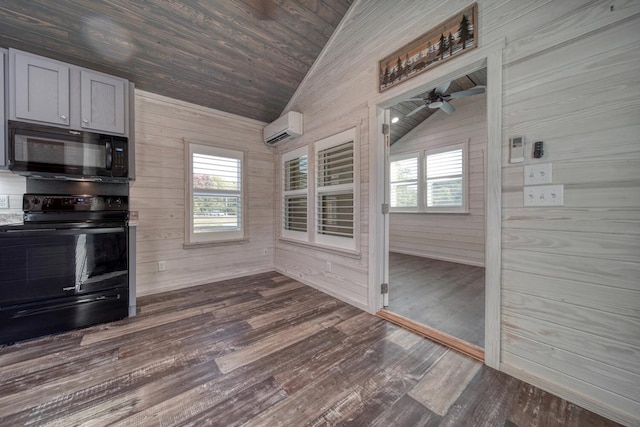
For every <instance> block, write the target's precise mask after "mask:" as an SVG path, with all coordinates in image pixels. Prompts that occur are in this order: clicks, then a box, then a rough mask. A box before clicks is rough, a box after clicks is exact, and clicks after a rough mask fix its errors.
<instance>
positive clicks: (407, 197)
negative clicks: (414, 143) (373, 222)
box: [389, 153, 420, 211]
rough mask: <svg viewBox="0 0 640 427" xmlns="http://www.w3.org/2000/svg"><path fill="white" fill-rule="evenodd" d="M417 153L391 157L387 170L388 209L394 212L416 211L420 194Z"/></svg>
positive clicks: (418, 155)
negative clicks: (388, 184) (388, 185)
mask: <svg viewBox="0 0 640 427" xmlns="http://www.w3.org/2000/svg"><path fill="white" fill-rule="evenodd" d="M419 157H420V154H419V153H407V154H401V155H397V156H392V157H391V161H390V168H389V181H390V187H391V188H390V207H391V208H392V209H393V210H395V211H417V210H418V206H420V204H419V200H418V199H419V196H420V192H419V191H418V187H419V186H418V179H419V170H418V169H419V165H420V161H419Z"/></svg>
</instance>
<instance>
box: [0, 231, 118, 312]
mask: <svg viewBox="0 0 640 427" xmlns="http://www.w3.org/2000/svg"><path fill="white" fill-rule="evenodd" d="M67 227H69V226H67ZM0 270H1V271H2V272H3V275H2V277H0V308H6V307H8V306H12V305H17V304H24V303H31V302H34V301H39V300H49V299H55V298H63V297H69V296H82V295H86V294H90V293H95V292H100V291H103V290H107V289H114V288H123V289H126V288H127V287H128V282H129V273H128V248H127V227H125V226H111V227H89V228H80V227H77V228H75V227H71V228H32V227H30V226H28V225H25V226H22V227H19V228H17V229H15V228H14V229H10V230H8V231H5V232H3V233H0Z"/></svg>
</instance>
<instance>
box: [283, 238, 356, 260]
mask: <svg viewBox="0 0 640 427" xmlns="http://www.w3.org/2000/svg"><path fill="white" fill-rule="evenodd" d="M278 241H280V242H283V243H287V244H292V245H296V246H301V247H304V248H309V249H316V250H319V251H322V252H328V253H332V254H339V255H344V256H346V257H349V258H354V259H361V258H362V254H361V253H360V251H352V250H349V249H340V248H335V247H333V246H325V245H320V244H318V243H313V242H303V241H301V240H295V239H288V238H286V237H279V238H278Z"/></svg>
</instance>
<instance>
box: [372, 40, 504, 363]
mask: <svg viewBox="0 0 640 427" xmlns="http://www.w3.org/2000/svg"><path fill="white" fill-rule="evenodd" d="M504 45H505V43H504V40H498V41H496V42H494V43H491V44H489V45H487V46H484V47H481V48H479V49H477V50H475V51H473V52H469V53H468V54H467V55H465V56H462V57H460V58H457V59H456V60H454V61H450V62H448V63H446V64H443V65H442V66H439V67H436V68H434V69H433V70H431V71H429V72H428V73H425V75H424V76H420V77H416V78H414V79H413V80H412V81H409V82H406V83H405V84H404V86H405V89H404V92H400V91H399V90H390V91H389V93H385V92H383V93H381V94H380V96H379V98H378V99H377V102H376V103H375V104H376V109H375V111H374V113H375V114H374V115H372V119H373V121H372V124H373V125H376V127H378V126H379V129H380V130H381V131H380V133H379V134H377V136H376V137H375V138H374V140H375V142H374V144H372V150H371V155H372V158H373V162H374V163H373V164H374V166H375V167H376V168H377V170H379V171H381V173H380V174H379V175H378V176H379V178H378V179H375V180H374V181H373V182H372V187H371V188H372V191H373V192H374V194H375V197H374V198H373V203H374V204H376V203H380V204H381V205H382V209H381V210H378V209H377V208H376V211H377V213H375V217H374V221H373V222H372V233H375V234H374V240H375V245H376V246H375V247H376V248H378V249H379V250H377V251H375V253H374V254H372V258H371V259H372V262H373V264H371V273H372V275H371V282H370V295H371V309H372V311H373V312H376V313H377V314H378V315H379V316H380V317H384V318H386V319H388V320H390V321H392V322H395V323H397V324H400V325H401V326H403V327H405V328H407V329H411V330H413V331H415V332H418V333H420V334H421V335H424V336H427V337H429V338H430V339H432V340H434V341H438V342H441V343H443V344H445V345H448V346H450V347H452V348H456V349H458V350H460V351H462V352H464V353H466V354H468V355H470V356H472V357H475V358H477V359H480V360H484V363H485V364H486V365H488V366H490V367H492V368H496V369H499V367H500V340H501V338H500V306H501V292H500V283H501V280H500V275H501V274H500V273H501V259H500V255H501V235H500V233H501V185H502V177H501V174H502V91H503V81H502V72H503V50H504ZM485 68H486V76H487V77H486V88H487V92H486V95H485V96H486V103H485V105H486V107H485V108H486V109H485V111H486V133H487V145H486V151H485V153H484V156H485V167H486V168H485V188H486V192H485V193H486V194H485V200H484V224H485V230H484V233H485V239H484V250H485V253H484V269H485V273H484V284H485V287H484V351H483V349H482V348H480V347H478V346H475V345H471V344H469V343H468V342H466V341H463V340H461V339H458V338H456V337H453V336H451V335H449V334H446V333H444V332H442V331H438V330H435V329H434V328H431V327H429V326H426V325H424V324H421V323H419V322H415V321H411V320H410V319H408V318H406V317H404V316H402V315H398V314H396V313H394V312H392V311H389V310H386V309H385V308H384V307H386V306H388V305H389V296H390V294H389V293H385V290H388V289H389V288H390V287H389V286H388V284H389V282H390V280H389V279H390V275H389V273H390V265H389V256H388V254H389V252H390V251H389V249H390V246H389V245H390V243H391V242H390V239H389V231H390V222H391V221H390V217H391V215H392V214H390V213H388V211H389V209H387V207H388V205H389V202H390V186H389V185H386V183H388V182H390V176H389V173H390V170H389V169H390V168H389V164H390V163H389V154H390V135H385V134H384V129H385V126H383V124H391V117H390V108H391V107H392V106H394V105H396V104H399V103H401V102H402V101H406V100H408V99H410V98H419V97H420V96H419V95H421V94H425V93H428V92H430V91H432V90H433V89H434V88H437V87H439V86H441V85H443V84H446V83H448V82H452V81H454V80H456V79H458V78H460V77H463V76H465V75H470V74H472V73H474V72H476V71H478V70H482V69H485ZM470 98H473V97H472V96H471V97H470ZM445 108H446V107H445ZM454 114H455V113H454ZM460 125H463V123H462V122H461V123H460ZM423 155H427V153H423ZM382 171H384V173H382ZM383 177H384V178H383ZM374 212H375V211H374ZM414 215H418V214H414ZM431 215H433V216H434V217H435V216H437V214H431ZM442 261H449V262H455V261H456V260H455V259H447V260H442ZM479 267H481V265H480V266H479ZM390 292H391V293H392V292H393V287H392V286H391V289H390ZM479 298H480V299H481V297H479Z"/></svg>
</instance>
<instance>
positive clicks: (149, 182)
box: [131, 90, 274, 295]
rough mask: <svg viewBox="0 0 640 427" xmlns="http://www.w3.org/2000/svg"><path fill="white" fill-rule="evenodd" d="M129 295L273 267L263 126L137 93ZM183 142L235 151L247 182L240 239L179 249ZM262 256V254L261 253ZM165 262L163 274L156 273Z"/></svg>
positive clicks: (269, 170)
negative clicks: (244, 236) (133, 286)
mask: <svg viewBox="0 0 640 427" xmlns="http://www.w3.org/2000/svg"><path fill="white" fill-rule="evenodd" d="M135 103H136V105H135V111H136V170H137V177H136V181H135V182H134V183H133V184H132V186H131V209H132V210H133V211H138V213H139V220H138V236H137V245H138V253H137V262H136V264H137V276H136V279H137V293H138V295H146V294H151V293H156V292H160V291H164V290H168V289H178V288H183V287H188V286H193V285H196V284H204V283H210V282H215V281H218V280H222V279H227V278H231V277H237V276H245V275H248V274H253V273H258V272H263V271H269V270H272V269H273V254H274V252H273V221H274V219H273V197H272V194H273V185H274V179H273V175H274V168H273V153H272V152H271V150H270V149H269V147H267V146H266V145H265V144H264V143H263V142H262V127H263V124H262V123H260V122H257V121H254V120H250V119H244V118H241V117H238V116H233V115H231V114H227V113H222V112H219V111H216V110H212V109H209V108H205V107H199V106H196V105H193V104H188V103H185V102H181V101H176V100H173V99H171V98H166V97H162V96H160V95H155V94H151V93H149V92H144V91H140V90H137V91H136V97H135ZM183 138H184V139H185V140H186V141H192V142H198V143H202V144H211V145H213V146H216V147H221V148H230V149H235V150H242V151H244V152H245V159H246V160H245V162H246V163H245V164H246V168H247V172H248V173H247V174H246V175H245V176H247V177H248V182H247V187H246V188H247V190H248V194H247V197H246V198H245V201H246V204H247V206H246V210H245V212H246V214H247V215H248V221H247V223H246V224H247V226H248V241H247V242H244V243H236V244H224V245H217V246H209V247H199V248H189V249H185V248H184V247H183V243H184V232H185V226H184V221H185V184H184V183H185V155H184V143H183ZM265 250H266V255H264V251H265ZM158 261H166V271H162V272H159V271H158Z"/></svg>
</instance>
